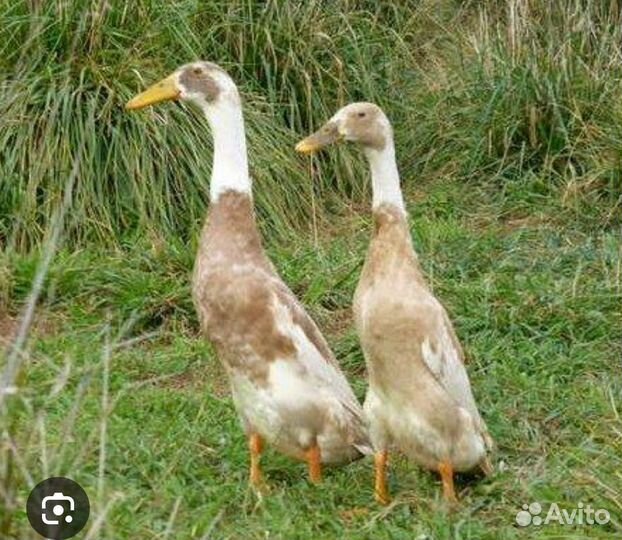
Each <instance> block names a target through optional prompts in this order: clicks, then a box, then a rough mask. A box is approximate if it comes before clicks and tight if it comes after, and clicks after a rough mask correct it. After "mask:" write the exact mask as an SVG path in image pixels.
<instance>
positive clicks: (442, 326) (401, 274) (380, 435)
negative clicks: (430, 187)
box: [296, 103, 493, 503]
mask: <svg viewBox="0 0 622 540" xmlns="http://www.w3.org/2000/svg"><path fill="white" fill-rule="evenodd" d="M339 139H345V140H347V141H354V142H357V143H359V144H360V145H362V147H363V151H364V153H365V155H366V157H367V160H368V162H369V166H370V168H371V177H372V189H373V203H372V213H373V222H374V229H373V233H372V239H371V243H370V246H369V250H368V252H367V258H366V260H365V265H364V267H363V271H362V274H361V277H360V280H359V283H358V286H357V289H356V292H355V295H354V316H355V321H356V326H357V330H358V334H359V337H360V340H361V345H362V348H363V352H364V355H365V360H366V364H367V369H368V375H369V389H368V392H367V396H366V399H365V404H364V410H365V415H366V418H367V422H368V424H369V430H370V437H371V440H372V444H373V446H374V449H375V465H376V479H375V496H376V499H377V500H379V501H380V502H382V503H386V502H388V500H389V494H388V492H387V487H386V473H385V468H386V463H387V453H388V451H389V449H390V448H391V447H395V448H397V449H399V450H401V451H402V452H403V453H405V454H406V455H407V456H408V457H410V458H411V459H412V460H414V461H416V462H417V463H419V464H421V465H423V466H424V467H427V468H428V469H433V470H437V471H438V472H439V473H440V475H441V478H442V482H443V493H444V496H445V498H446V499H448V500H452V501H453V500H455V490H454V484H453V474H454V471H468V470H471V469H473V468H477V467H481V468H482V469H483V470H484V471H485V472H490V469H491V467H490V462H489V461H488V458H487V453H488V451H489V450H490V449H491V448H492V444H493V443H492V439H491V438H490V436H489V435H488V431H487V428H486V424H485V423H484V421H483V420H482V418H481V416H480V414H479V412H478V409H477V406H476V404H475V400H474V398H473V394H472V392H471V385H470V383H469V378H468V375H467V371H466V369H465V367H464V356H463V353H462V349H461V347H460V343H459V342H458V339H457V337H456V334H455V332H454V329H453V327H452V324H451V321H450V320H449V317H448V316H447V312H446V311H445V309H444V308H443V306H442V305H441V303H440V302H439V300H438V299H437V298H436V297H435V296H434V294H433V293H432V291H431V290H430V288H429V287H428V285H427V283H426V281H425V278H424V276H423V274H422V271H421V268H420V267H419V263H418V260H417V255H416V253H415V251H414V249H413V246H412V239H411V235H410V230H409V227H408V219H407V213H406V209H405V206H404V200H403V198H402V191H401V189H400V178H399V174H398V170H397V165H396V161H395V148H394V144H393V132H392V128H391V124H390V122H389V120H388V119H387V117H386V116H385V114H384V112H383V111H382V110H381V109H380V108H379V107H378V106H376V105H374V104H372V103H352V104H350V105H347V106H346V107H343V108H342V109H340V110H339V111H338V112H337V113H336V114H335V115H334V116H333V117H332V118H331V119H330V120H329V121H328V122H327V123H326V124H325V125H324V126H323V127H322V128H321V129H320V130H318V131H317V132H316V133H314V134H312V135H310V136H309V137H307V138H306V139H304V140H302V141H300V142H299V143H298V145H297V146H296V149H297V150H298V151H299V152H302V153H312V152H315V151H317V150H319V149H320V148H322V147H324V146H326V145H328V144H330V143H333V142H335V141H337V140H339Z"/></svg>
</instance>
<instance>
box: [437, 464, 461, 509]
mask: <svg viewBox="0 0 622 540" xmlns="http://www.w3.org/2000/svg"><path fill="white" fill-rule="evenodd" d="M438 472H439V473H440V474H441V480H442V481H443V497H445V500H446V501H447V502H450V503H456V502H458V499H457V498H456V490H455V489H454V468H453V467H452V466H451V463H450V462H449V461H441V462H440V463H439V464H438Z"/></svg>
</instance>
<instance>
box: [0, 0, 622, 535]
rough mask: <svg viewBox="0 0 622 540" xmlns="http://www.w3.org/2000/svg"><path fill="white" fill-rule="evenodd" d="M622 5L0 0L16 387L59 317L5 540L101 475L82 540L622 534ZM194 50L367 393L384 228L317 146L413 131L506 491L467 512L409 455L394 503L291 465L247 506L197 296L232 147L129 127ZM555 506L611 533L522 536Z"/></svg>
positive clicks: (495, 484)
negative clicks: (225, 78) (374, 268)
mask: <svg viewBox="0 0 622 540" xmlns="http://www.w3.org/2000/svg"><path fill="white" fill-rule="evenodd" d="M620 8H621V6H620V4H619V2H616V1H598V0H570V1H562V0H552V1H544V0H530V1H528V0H505V1H501V0H487V1H484V2H475V1H467V2H459V1H454V0H442V1H431V0H429V1H428V0H419V1H413V2H372V1H364V0H359V1H354V0H340V1H337V2H328V1H320V0H309V1H306V2H297V1H296V2H295V1H290V2H277V1H266V2H252V1H248V0H233V1H230V2H221V1H217V0H207V1H197V0H175V1H172V2H167V1H163V0H136V1H134V2H121V1H116V0H114V1H104V0H99V1H87V0H82V1H80V0H54V1H39V0H29V1H13V0H0V127H1V129H0V248H1V251H0V346H2V345H3V343H4V344H6V346H7V349H6V351H7V355H6V357H5V359H4V361H2V362H1V363H0V368H2V370H4V373H6V369H7V366H8V365H10V364H11V361H9V351H10V350H11V349H10V347H9V344H10V343H12V342H14V341H15V339H16V338H15V336H16V335H19V331H18V329H19V324H20V320H24V319H23V315H21V314H23V313H24V310H25V308H26V306H28V303H29V301H31V302H32V305H33V306H36V308H37V309H36V316H35V317H34V320H33V324H32V325H29V324H28V325H25V326H24V328H25V329H26V330H28V332H27V333H28V334H29V335H30V339H29V340H27V341H25V342H24V343H22V344H21V345H22V346H20V348H19V350H18V351H17V352H16V353H15V354H14V356H13V357H12V358H13V359H14V360H15V361H16V365H18V366H19V370H18V378H17V379H16V381H14V382H15V385H14V386H13V385H11V387H10V388H9V390H10V392H11V393H10V394H7V389H6V388H4V389H2V388H0V390H1V391H0V398H1V399H4V398H2V395H4V396H5V397H6V396H8V397H6V401H5V402H3V404H2V411H1V412H0V428H1V432H2V439H1V441H0V501H2V502H1V504H0V537H1V538H5V537H6V538H19V539H24V538H28V537H29V535H30V534H31V531H30V529H29V527H28V524H27V523H26V518H25V515H24V513H23V508H24V501H25V497H26V496H27V493H28V490H29V487H30V486H31V485H32V484H33V481H36V480H38V479H40V478H43V477H45V476H50V475H51V474H52V473H55V474H67V475H70V476H73V477H75V478H76V479H78V480H79V481H80V482H81V483H82V484H83V485H84V486H85V487H86V488H87V491H88V492H89V494H90V496H91V500H92V502H93V512H94V514H93V515H94V517H93V518H92V520H91V523H90V525H89V527H90V528H88V529H87V532H86V533H84V534H83V536H85V537H86V538H152V537H153V538H169V537H170V538H331V537H336V536H346V537H352V538H371V537H373V538H413V537H416V538H425V537H429V538H449V537H454V538H495V539H496V538H517V537H526V536H533V537H538V538H545V537H551V538H553V537H560V536H564V537H566V536H567V535H568V534H570V533H569V531H572V532H571V534H572V535H574V536H573V537H576V538H583V537H602V538H604V537H609V536H610V535H612V534H615V532H618V533H619V532H620V530H621V521H622V493H621V491H620V485H622V477H621V476H620V470H622V464H621V463H620V455H622V435H621V434H622V423H621V420H620V415H619V410H620V403H621V399H620V389H621V386H620V380H619V379H620V378H619V374H620V361H619V359H620V352H621V351H620V344H619V342H618V340H617V337H618V336H619V334H620V315H621V313H620V305H621V304H620V299H621V295H620V273H621V268H622V266H621V263H620V259H621V258H620V242H619V240H620V239H619V225H620V202H621V198H620V197H621V194H622V133H621V129H622V128H621V126H622V50H621V47H620V43H621V37H622V36H621V34H622V29H621V22H622V21H621V16H620ZM198 58H202V59H206V60H211V61H215V62H217V63H219V64H220V65H222V66H223V67H224V68H226V69H227V70H228V71H229V72H230V73H231V75H232V76H233V77H234V79H235V80H236V81H237V82H238V84H239V86H240V89H241V92H242V94H243V97H244V102H245V103H244V107H245V110H244V112H245V118H246V122H247V131H248V138H249V147H250V153H251V156H250V161H251V167H252V172H253V177H254V180H255V198H256V204H257V209H258V218H259V222H260V225H261V227H262V230H263V233H264V238H265V240H266V244H267V247H268V250H269V252H270V255H271V257H272V259H273V260H274V261H275V263H276V265H277V267H278V268H279V271H280V272H281V274H282V275H283V277H284V279H285V280H286V281H287V282H288V284H290V286H291V287H292V288H293V289H294V291H295V292H296V293H297V294H298V295H299V296H300V297H301V298H302V299H303V301H304V302H305V304H306V305H307V306H308V307H309V309H310V311H311V312H312V313H313V315H314V317H315V318H316V319H317V320H318V322H319V323H320V325H321V327H322V329H323V330H324V332H325V333H326V334H327V337H328V338H329V341H330V342H331V345H332V346H333V347H334V348H335V350H336V352H337V353H338V356H339V358H340V361H341V362H342V364H343V366H344V368H345V369H346V370H347V372H348V375H349V377H350V379H351V380H352V382H353V385H354V386H355V388H356V390H357V393H358V395H359V396H361V397H362V395H363V394H364V389H365V377H364V369H363V365H364V363H363V359H362V356H361V352H360V349H359V346H358V342H357V340H356V337H355V335H354V333H353V329H352V327H351V322H350V312H349V306H350V304H351V297H352V292H353V289H354V286H355V284H356V281H357V279H358V272H359V268H360V264H361V261H362V257H363V256H364V253H365V249H366V245H367V240H368V230H369V211H368V209H369V201H370V186H369V182H368V181H367V175H368V173H367V170H366V165H365V163H364V161H363V160H362V159H361V155H360V154H359V153H358V152H357V151H356V150H354V149H351V148H348V147H346V146H343V147H340V148H339V149H333V151H331V152H327V153H325V154H324V155H322V156H320V157H318V158H314V159H313V160H312V161H311V162H309V160H307V159H303V158H301V157H300V156H297V155H295V153H294V152H293V145H294V144H295V142H296V141H297V140H298V139H299V138H300V137H301V136H302V135H304V134H306V133H307V132H309V131H310V130H312V129H315V128H316V127H317V126H318V125H320V124H321V123H322V122H323V121H324V120H325V119H326V118H327V117H329V116H330V115H332V114H333V112H334V111H335V110H336V109H337V108H338V107H340V106H341V105H344V104H345V103H347V102H350V101H355V100H366V101H375V102H377V103H378V104H379V105H381V106H382V107H383V108H384V109H385V111H386V112H387V114H388V115H389V117H390V118H391V119H392V121H393V124H394V128H395V132H396V143H397V153H398V161H399V167H400V170H401V173H402V183H403V188H404V190H405V192H406V198H407V201H408V205H409V208H410V210H411V216H412V231H413V236H414V242H415V247H416V248H417V250H418V252H419V254H420V256H421V260H422V264H423V266H424V268H425V270H426V273H427V275H428V278H429V281H430V283H431V285H432V286H433V287H434V289H435V291H436V292H437V293H438V295H439V296H440V297H441V298H442V300H443V302H444V303H445V304H446V305H447V307H448V308H449V311H450V313H451V315H452V318H453V319H454V320H455V321H456V325H457V327H458V333H459V335H460V337H461V339H462V341H463V342H464V343H465V346H466V350H467V353H468V355H469V357H470V358H471V359H472V360H471V363H470V365H469V370H470V375H471V378H472V381H473V385H474V388H475V392H476V395H477V398H478V402H479V403H480V404H481V406H482V409H483V413H484V416H485V417H486V419H487V421H488V423H489V425H490V428H491V432H492V433H493V435H494V436H495V438H496V439H497V441H498V443H499V452H498V455H497V456H496V465H497V468H498V473H497V475H496V476H495V477H494V478H493V479H491V480H488V481H484V482H478V481H471V480H468V479H462V480H461V490H462V500H463V502H462V504H461V507H460V509H458V510H457V511H456V512H454V513H453V514H448V513H447V512H446V509H445V508H444V507H443V505H442V503H441V501H439V500H438V498H437V497H438V491H439V489H438V485H437V481H436V479H435V478H434V477H433V476H432V475H430V474H428V473H426V472H424V471H421V470H418V469H417V468H416V467H414V466H413V465H410V464H408V463H405V462H403V461H402V460H400V459H399V458H398V457H396V458H395V461H394V463H393V465H392V467H393V476H392V486H391V487H392V491H393V492H394V493H395V494H396V495H397V498H396V500H395V503H394V504H393V505H392V506H390V507H389V508H387V509H378V508H377V507H376V506H375V505H374V504H373V502H372V500H371V493H370V481H371V480H370V478H371V476H370V475H371V471H370V464H369V463H367V462H359V463H357V464H354V465H352V466H351V467H348V468H345V469H339V470H335V471H333V472H331V473H329V474H328V476H327V480H326V484H325V486H323V487H322V488H319V489H316V488H313V487H311V486H308V485H307V483H306V481H305V480H304V478H303V473H302V469H301V467H300V465H298V464H295V463H292V462H290V461H288V460H285V459H284V458H280V457H278V456H275V455H268V456H267V457H266V459H265V460H264V461H265V462H266V467H267V473H268V477H269V479H270V484H271V485H272V492H271V494H270V495H269V496H268V497H266V498H264V500H263V502H260V501H257V499H256V498H255V497H254V496H253V495H252V494H251V493H249V492H248V491H247V490H246V487H245V486H246V448H245V442H244V440H243V436H242V434H241V430H240V429H239V427H238V424H237V420H236V418H235V415H234V414H233V411H232V404H231V402H230V399H229V397H228V392H227V388H226V383H225V382H224V378H223V374H222V372H221V370H220V368H219V367H218V364H217V362H216V360H215V359H214V358H213V356H212V354H211V350H210V349H209V346H207V345H206V344H205V343H204V342H203V341H202V340H201V338H200V337H199V336H198V334H197V329H196V320H195V317H194V312H193V308H192V306H191V302H190V298H189V287H188V275H189V272H190V269H191V267H192V260H193V254H194V250H195V245H196V233H197V230H198V227H200V224H201V222H202V220H203V218H204V215H205V212H206V209H207V206H208V205H207V202H208V201H207V194H208V179H209V175H210V170H211V157H212V156H211V144H212V143H211V136H210V133H209V130H208V129H207V126H206V125H205V124H204V122H202V121H201V120H200V118H199V116H198V115H197V114H196V112H195V111H192V110H189V109H188V108H187V107H186V106H184V105H180V104H171V105H167V106H161V107H158V108H154V109H150V110H147V111H143V112H140V113H136V114H126V113H125V112H124V111H123V104H124V103H125V102H126V101H127V99H128V98H130V97H131V96H132V95H133V94H134V93H136V92H137V91H139V90H141V89H143V88H144V87H145V86H146V85H147V84H149V83H151V82H153V81H155V80H157V79H159V78H161V77H162V76H163V75H165V74H167V73H169V72H170V71H172V70H173V69H175V68H176V67H177V66H178V65H180V64H182V63H186V62H188V61H191V60H194V59H198ZM76 163H77V164H78V165H77V167H78V168H77V169H76V172H77V175H76V176H75V181H74V182H73V184H71V185H70V184H69V183H68V179H69V178H72V174H71V171H72V170H73V168H74V166H76V165H75V164H76ZM68 186H69V188H70V192H69V193H67V192H66V190H67V189H68ZM64 197H65V198H66V199H68V200H70V205H69V207H68V208H67V211H66V214H65V216H64V220H63V222H64V227H63V228H62V234H61V235H60V237H59V238H58V241H57V242H56V241H54V234H53V230H54V227H53V222H54V219H55V218H54V216H57V215H58V209H59V207H60V205H61V201H62V200H63V198H64ZM46 254H47V255H49V256H50V258H51V261H50V263H49V266H46V265H45V261H46ZM52 255H53V257H52ZM38 271H39V273H40V276H41V283H40V287H39V286H37V272H38ZM16 350H17V349H13V351H14V352H15V351H16ZM2 370H0V372H2ZM3 392H4V394H2V393H3ZM35 483H36V482H35ZM535 500H538V501H541V502H544V503H546V502H555V501H557V502H560V503H563V504H564V505H565V507H566V508H569V509H572V508H574V507H576V505H577V503H578V502H580V501H581V502H585V503H587V502H588V501H590V502H591V503H592V505H593V506H595V507H604V508H608V509H609V510H610V511H611V513H612V516H613V519H612V522H611V524H610V525H608V526H607V527H606V528H604V529H602V528H594V527H592V528H590V527H585V526H584V527H574V528H572V527H571V528H569V527H568V526H566V527H563V526H559V527H556V526H550V527H549V528H546V529H544V528H543V529H534V528H531V529H527V530H518V529H516V528H515V527H513V524H514V516H515V513H516V512H517V511H518V510H520V509H521V505H522V504H523V503H529V502H532V501H535Z"/></svg>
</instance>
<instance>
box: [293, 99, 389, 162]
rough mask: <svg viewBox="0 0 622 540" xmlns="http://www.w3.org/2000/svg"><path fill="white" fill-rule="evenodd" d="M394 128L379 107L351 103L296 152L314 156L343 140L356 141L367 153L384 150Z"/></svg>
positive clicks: (299, 145)
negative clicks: (367, 150)
mask: <svg viewBox="0 0 622 540" xmlns="http://www.w3.org/2000/svg"><path fill="white" fill-rule="evenodd" d="M392 137H393V133H392V130H391V124H390V122H389V120H388V119H387V117H386V115H385V114H384V112H383V111H382V109H381V108H380V107H378V105H375V104H373V103H365V102H361V103H350V104H349V105H346V106H345V107H343V108H341V109H339V110H338V111H337V112H336V113H335V115H334V116H333V117H332V118H331V119H330V120H329V121H328V122H326V124H324V125H323V126H322V127H321V128H320V129H318V130H317V131H316V132H315V133H313V134H311V135H309V136H308V137H307V138H305V139H303V140H302V141H300V142H299V143H298V144H297V145H296V151H297V152H300V153H302V154H312V153H314V152H317V151H318V150H321V149H322V148H324V147H325V146H328V145H329V144H332V143H334V142H337V141H340V140H346V141H353V142H356V143H359V144H361V145H362V146H363V147H364V148H365V149H370V150H378V151H380V150H382V149H384V148H385V146H386V145H387V143H388V142H389V141H390V140H391V139H392Z"/></svg>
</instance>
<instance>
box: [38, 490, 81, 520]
mask: <svg viewBox="0 0 622 540" xmlns="http://www.w3.org/2000/svg"><path fill="white" fill-rule="evenodd" d="M59 503H62V504H59ZM67 503H68V504H69V506H68V508H69V512H74V511H75V509H76V501H74V499H73V497H70V496H69V495H63V492H62V491H59V492H58V493H54V495H48V496H47V497H44V498H43V501H42V502H41V509H42V510H43V512H42V513H41V521H43V523H45V524H46V525H58V524H60V520H58V519H50V517H49V515H48V511H49V510H50V508H51V510H52V514H54V515H55V516H56V517H58V518H60V517H61V516H62V515H63V514H66V515H65V517H64V520H65V523H71V522H72V521H73V517H71V514H70V513H68V512H67Z"/></svg>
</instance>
